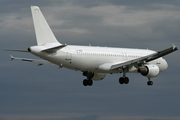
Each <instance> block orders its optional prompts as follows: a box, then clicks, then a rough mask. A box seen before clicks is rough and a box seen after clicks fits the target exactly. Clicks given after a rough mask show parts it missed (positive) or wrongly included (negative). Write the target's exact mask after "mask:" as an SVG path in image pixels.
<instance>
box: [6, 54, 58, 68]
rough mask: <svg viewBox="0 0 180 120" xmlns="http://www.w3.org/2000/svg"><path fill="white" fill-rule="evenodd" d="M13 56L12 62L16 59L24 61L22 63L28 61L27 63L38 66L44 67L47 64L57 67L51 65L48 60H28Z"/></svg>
mask: <svg viewBox="0 0 180 120" xmlns="http://www.w3.org/2000/svg"><path fill="white" fill-rule="evenodd" d="M10 56H11V61H12V60H14V59H16V60H22V61H27V62H32V63H37V64H38V66H40V65H44V64H47V65H55V64H53V63H50V62H48V61H46V60H36V59H28V58H18V57H13V56H12V55H10Z"/></svg>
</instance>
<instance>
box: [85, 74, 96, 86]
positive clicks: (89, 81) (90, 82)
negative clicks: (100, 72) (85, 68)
mask: <svg viewBox="0 0 180 120" xmlns="http://www.w3.org/2000/svg"><path fill="white" fill-rule="evenodd" d="M83 76H86V77H87V79H84V80H83V85H84V86H92V85H93V81H92V78H93V76H94V73H92V72H83Z"/></svg>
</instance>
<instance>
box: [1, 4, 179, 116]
mask: <svg viewBox="0 0 180 120" xmlns="http://www.w3.org/2000/svg"><path fill="white" fill-rule="evenodd" d="M0 2H1V4H0V37H1V44H0V48H1V49H24V50H26V49H27V48H28V47H29V46H32V45H36V39H35V34H34V28H33V22H32V17H31V12H30V6H31V5H37V6H39V7H40V8H41V10H42V12H43V14H44V16H45V18H46V19H47V21H48V23H49V24H50V26H51V28H52V30H53V32H54V34H55V35H56V37H57V39H58V40H59V42H61V43H67V44H78V45H89V44H91V45H93V46H111V47H128V48H147V47H148V48H149V49H153V50H162V49H165V48H168V47H170V46H171V44H172V43H174V44H175V45H176V46H178V47H179V46H180V42H179V38H180V34H179V31H180V2H179V0H171V1H169V0H158V1H157V0H146V1H145V0H136V1H134V0H121V1H119V0H86V1H84V0H68V1H67V0H64V1H63V0H59V1H57V0H51V1H49V0H31V1H29V0H4V1H0ZM179 48H180V47H179ZM0 53H1V55H2V57H1V59H0V60H1V63H0V69H1V79H0V95H1V97H0V120H12V119H14V120H31V119H33V120H44V119H46V120H84V119H86V120H179V119H180V115H179V113H180V106H179V101H180V92H179V91H180V88H179V84H180V81H179V77H180V75H179V67H180V65H179V59H180V57H179V51H176V52H174V53H172V54H170V55H168V56H165V57H164V58H165V59H166V60H167V61H168V64H169V67H168V69H167V70H166V71H164V72H162V73H160V75H159V76H158V77H156V78H154V79H152V80H153V82H154V85H153V86H152V87H148V86H147V85H146V82H147V78H146V77H143V76H141V75H140V74H127V76H128V77H129V78H130V83H129V84H128V85H120V84H119V83H118V78H119V77H121V76H122V74H114V75H109V74H108V75H106V77H105V79H104V80H102V81H98V82H94V84H93V86H92V87H84V86H83V85H82V81H83V79H84V78H85V77H83V76H82V73H81V72H76V71H71V70H67V69H65V68H62V69H57V67H56V66H48V65H44V66H40V67H37V66H36V64H33V63H26V62H21V61H12V62H11V61H10V57H9V55H10V54H11V55H14V56H17V57H26V58H36V57H35V56H33V55H31V54H29V53H16V52H5V51H3V50H1V51H0Z"/></svg>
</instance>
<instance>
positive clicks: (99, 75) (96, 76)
mask: <svg viewBox="0 0 180 120" xmlns="http://www.w3.org/2000/svg"><path fill="white" fill-rule="evenodd" d="M105 76H106V74H105V73H94V76H93V77H92V80H95V81H100V80H103V79H104V77H105Z"/></svg>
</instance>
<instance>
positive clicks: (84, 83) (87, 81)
mask: <svg viewBox="0 0 180 120" xmlns="http://www.w3.org/2000/svg"><path fill="white" fill-rule="evenodd" d="M83 85H84V86H88V85H89V86H92V85H93V81H92V80H87V79H85V80H83Z"/></svg>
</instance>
